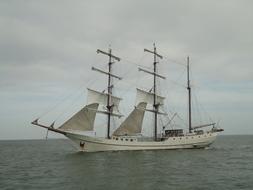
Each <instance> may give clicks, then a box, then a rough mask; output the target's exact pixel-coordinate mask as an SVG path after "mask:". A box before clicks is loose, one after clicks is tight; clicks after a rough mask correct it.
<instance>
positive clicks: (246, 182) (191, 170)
mask: <svg viewBox="0 0 253 190" xmlns="http://www.w3.org/2000/svg"><path fill="white" fill-rule="evenodd" d="M0 189H1V190H2V189H25V190H28V189H36V190H37V189H47V190H48V189H72V190H74V189H92V190H93V189H103V190H107V189H127V190H132V189H136V190H141V189H145V190H146V189H152V190H159V189H180V190H181V189H182V190H184V189H194V190H195V189H201V190H203V189H216V190H223V189H229V190H231V189H236V190H237V189H248V190H252V189H253V136H250V135H248V136H246V135H245V136H219V137H218V138H217V140H216V142H215V143H214V144H213V145H212V146H211V147H210V148H208V149H198V150H169V151H166V150H163V151H127V152H124V151H121V152H99V153H80V152H76V151H75V149H74V148H73V147H72V146H71V145H70V143H69V141H68V140H47V141H46V140H23V141H0Z"/></svg>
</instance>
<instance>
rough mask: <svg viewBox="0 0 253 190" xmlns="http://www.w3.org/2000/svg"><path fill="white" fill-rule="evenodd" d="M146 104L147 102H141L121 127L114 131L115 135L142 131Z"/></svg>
mask: <svg viewBox="0 0 253 190" xmlns="http://www.w3.org/2000/svg"><path fill="white" fill-rule="evenodd" d="M146 106H147V103H146V102H141V103H139V104H138V106H137V107H135V109H134V110H133V111H132V112H131V113H130V115H129V116H128V117H127V118H126V120H125V121H124V122H123V123H122V124H121V125H120V126H119V128H118V129H116V130H115V131H114V133H113V135H115V136H121V135H134V134H138V133H141V129H142V122H143V118H144V114H145V109H146Z"/></svg>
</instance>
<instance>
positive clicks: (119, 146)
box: [66, 132, 217, 152]
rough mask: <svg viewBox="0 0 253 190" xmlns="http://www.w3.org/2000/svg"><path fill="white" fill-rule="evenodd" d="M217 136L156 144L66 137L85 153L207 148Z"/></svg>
mask: <svg viewBox="0 0 253 190" xmlns="http://www.w3.org/2000/svg"><path fill="white" fill-rule="evenodd" d="M216 136H217V133H216V132H209V133H204V134H201V135H191V136H190V135H189V136H182V137H169V138H168V139H165V140H164V141H159V142H154V141H137V140H136V139H133V140H131V139H132V138H131V137H127V138H128V140H126V138H124V137H122V138H121V137H118V138H117V140H116V139H115V138H114V139H105V138H96V137H89V136H85V135H79V134H74V133H67V134H66V137H68V138H69V139H70V140H72V141H73V142H74V144H75V146H76V148H77V149H78V150H79V151H83V152H99V151H122V150H169V149H193V148H205V147H207V146H209V145H210V144H212V143H213V142H214V140H215V139H216ZM130 140H131V141H130Z"/></svg>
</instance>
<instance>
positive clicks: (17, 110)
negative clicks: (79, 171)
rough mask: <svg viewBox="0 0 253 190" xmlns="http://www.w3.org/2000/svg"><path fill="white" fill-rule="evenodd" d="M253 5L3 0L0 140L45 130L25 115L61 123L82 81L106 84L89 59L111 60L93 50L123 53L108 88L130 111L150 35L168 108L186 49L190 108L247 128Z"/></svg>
mask: <svg viewBox="0 0 253 190" xmlns="http://www.w3.org/2000/svg"><path fill="white" fill-rule="evenodd" d="M252 7H253V2H252V1H250V0H241V1H238V0H205V1H203V0H189V1H187V0H168V1H163V0H156V1H150V0H139V1H135V0H128V1H123V0H108V1H96V0H91V1H89V0H82V1H81V0H80V1H79V0H76V1H64V0H61V1H57V0H56V1H49V0H43V1H42V0H41V1H30V0H25V1H24V0H12V1H4V0H1V1H0V26H1V30H0V102H1V106H0V129H1V133H0V140H5V139H41V138H45V134H46V132H45V130H43V129H39V128H37V127H34V126H32V125H31V124H30V122H31V121H32V120H34V119H36V118H38V117H39V118H40V119H41V120H42V121H43V122H45V123H49V124H50V123H51V122H52V121H54V120H55V119H58V118H61V119H60V121H59V123H60V122H61V121H62V120H64V118H66V117H67V116H69V115H71V114H73V113H74V112H75V111H78V109H79V108H80V107H82V106H84V105H85V101H86V97H85V95H86V87H87V86H88V87H92V88H98V89H100V90H103V86H105V85H106V82H105V81H106V79H105V77H104V76H100V75H99V74H97V73H94V72H92V71H91V67H92V66H96V67H98V68H102V69H106V63H107V61H108V60H107V57H104V56H102V55H100V54H99V55H98V54H97V53H96V50H97V49H102V50H105V51H107V50H108V48H109V47H110V48H112V51H113V53H114V54H115V55H117V56H119V57H120V58H122V60H121V61H120V62H119V63H115V70H114V72H115V73H117V74H119V75H122V76H123V80H122V81H120V82H118V83H117V84H118V85H117V84H116V85H115V88H116V87H118V88H119V92H120V93H119V95H122V96H124V98H125V103H122V104H123V105H122V106H123V107H124V105H125V107H126V108H125V110H126V111H125V112H124V113H125V114H127V113H129V112H128V110H130V109H131V108H130V104H134V100H133V99H134V96H133V95H132V94H131V93H130V92H134V90H135V88H136V86H137V85H139V86H142V85H143V87H145V84H149V83H147V81H148V78H146V76H145V75H144V74H143V73H138V71H137V69H138V65H141V66H143V67H149V68H150V67H151V66H152V57H151V56H149V55H147V54H146V53H144V52H143V49H144V48H147V49H152V48H153V43H154V42H155V43H156V46H157V50H158V52H159V53H160V54H162V55H163V56H164V58H163V59H162V60H160V63H159V66H160V67H159V69H160V71H161V73H162V74H164V75H165V76H166V78H167V79H168V80H167V82H161V85H162V84H165V86H166V93H165V94H163V95H165V96H166V97H167V99H168V103H169V107H168V109H169V110H172V111H175V110H176V111H182V110H184V111H186V108H185V109H184V108H183V107H182V106H183V105H186V104H187V97H186V95H187V94H186V93H187V92H186V89H185V85H186V83H185V81H184V80H185V76H184V74H185V64H186V57H187V56H190V63H191V77H192V78H191V82H192V88H193V91H194V89H196V91H194V98H193V99H195V97H197V98H198V102H201V106H196V107H202V105H203V107H204V108H205V109H204V110H205V111H204V112H205V113H206V112H207V113H208V116H211V117H212V118H213V119H214V120H215V121H219V125H220V127H222V128H224V129H225V131H224V133H223V134H253V126H252V123H253V119H252V116H253V53H252V52H253V38H252V34H253V25H252V23H253V12H252ZM136 81H137V82H136ZM142 82H143V83H142ZM136 84H137V85H136ZM180 85H181V87H180ZM146 87H147V85H146ZM126 89H127V90H126ZM195 92H196V96H195ZM179 94H181V95H179ZM131 102H133V103H131ZM194 105H195V104H194ZM196 105H197V104H196ZM131 106H132V105H131ZM170 108H171V109H170ZM184 111H183V112H184ZM66 112H68V113H66ZM201 113H203V112H201ZM182 115H183V116H182V117H185V114H184V113H183V114H182ZM195 116H197V117H198V112H197V111H196V114H195ZM201 117H202V116H201ZM50 135H51V137H59V136H57V135H53V134H50Z"/></svg>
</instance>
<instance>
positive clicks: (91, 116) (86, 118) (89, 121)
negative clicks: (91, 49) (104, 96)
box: [59, 103, 98, 131]
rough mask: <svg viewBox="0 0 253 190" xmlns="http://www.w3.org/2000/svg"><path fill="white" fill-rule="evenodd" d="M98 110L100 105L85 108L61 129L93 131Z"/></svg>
mask: <svg viewBox="0 0 253 190" xmlns="http://www.w3.org/2000/svg"><path fill="white" fill-rule="evenodd" d="M97 109H98V103H93V104H89V105H87V106H85V107H84V108H82V109H81V110H80V111H79V112H77V113H76V114H75V115H73V116H72V117H71V118H70V119H69V120H67V121H66V122H65V123H64V124H62V125H61V126H60V127H59V129H63V130H78V131H92V130H93V127H94V121H95V117H96V113H97Z"/></svg>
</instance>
